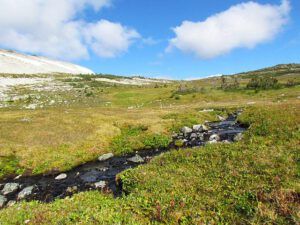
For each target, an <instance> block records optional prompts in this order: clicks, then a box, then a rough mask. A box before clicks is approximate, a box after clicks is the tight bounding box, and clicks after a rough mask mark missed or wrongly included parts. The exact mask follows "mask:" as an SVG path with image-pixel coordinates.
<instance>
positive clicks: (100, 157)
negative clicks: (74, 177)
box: [98, 153, 114, 162]
mask: <svg viewBox="0 0 300 225" xmlns="http://www.w3.org/2000/svg"><path fill="white" fill-rule="evenodd" d="M112 157H114V154H113V153H107V154H104V155H101V156H99V158H98V160H99V161H100V162H102V161H106V160H108V159H110V158H112Z"/></svg>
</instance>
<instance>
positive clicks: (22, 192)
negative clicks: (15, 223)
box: [18, 186, 35, 200]
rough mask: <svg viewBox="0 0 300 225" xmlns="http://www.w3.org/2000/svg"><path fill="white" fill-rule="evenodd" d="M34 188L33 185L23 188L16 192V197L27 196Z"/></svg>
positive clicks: (22, 197)
mask: <svg viewBox="0 0 300 225" xmlns="http://www.w3.org/2000/svg"><path fill="white" fill-rule="evenodd" d="M34 188H35V186H29V187H26V188H24V189H23V190H22V191H21V192H20V193H19V194H18V199H19V200H21V199H24V198H26V197H28V196H29V195H31V194H32V192H33V189H34Z"/></svg>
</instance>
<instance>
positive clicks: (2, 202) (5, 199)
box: [0, 195, 7, 209]
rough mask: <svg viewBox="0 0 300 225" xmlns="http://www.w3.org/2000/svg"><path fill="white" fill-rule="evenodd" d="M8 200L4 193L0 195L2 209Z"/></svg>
mask: <svg viewBox="0 0 300 225" xmlns="http://www.w3.org/2000/svg"><path fill="white" fill-rule="evenodd" d="M6 202H7V198H6V197H4V196H3V195H0V209H1V208H3V207H4V206H5V203H6Z"/></svg>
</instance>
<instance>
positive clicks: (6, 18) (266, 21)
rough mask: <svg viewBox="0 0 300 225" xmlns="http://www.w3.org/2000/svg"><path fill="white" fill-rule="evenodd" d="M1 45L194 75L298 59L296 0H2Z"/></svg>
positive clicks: (119, 68)
mask: <svg viewBox="0 0 300 225" xmlns="http://www.w3.org/2000/svg"><path fill="white" fill-rule="evenodd" d="M0 6H1V7H0V48H4V49H12V50H17V51H20V52H24V53H29V54H35V55H42V56H47V57H50V58H53V59H59V60H64V61H70V62H73V63H76V64H79V65H82V66H85V67H88V68H90V69H92V70H93V71H95V72H96V73H109V74H117V75H129V76H130V75H142V76H147V77H155V78H168V79H196V78H201V77H207V76H210V75H216V74H234V73H237V72H244V71H248V70H254V69H259V68H263V67H267V66H273V65H276V64H281V63H300V54H299V53H300V1H299V0H253V1H247V0H223V1H220V0H0Z"/></svg>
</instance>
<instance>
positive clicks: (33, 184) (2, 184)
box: [0, 112, 246, 208]
mask: <svg viewBox="0 0 300 225" xmlns="http://www.w3.org/2000/svg"><path fill="white" fill-rule="evenodd" d="M239 113H240V112H237V113H234V114H231V115H229V116H228V118H227V119H224V121H218V122H208V123H206V124H205V125H203V126H202V125H196V126H194V127H193V128H194V129H192V128H187V127H186V128H185V129H183V130H182V131H181V132H180V133H178V134H176V135H174V136H173V141H172V143H171V144H170V146H169V147H167V148H164V149H152V150H142V151H139V152H138V153H136V154H128V155H124V156H113V155H110V156H109V157H107V158H105V159H104V160H102V161H99V160H98V161H93V162H88V163H86V164H84V165H81V166H78V167H76V168H73V169H72V170H70V171H67V172H65V173H62V174H55V175H54V174H53V175H38V176H28V177H22V176H20V177H17V178H14V179H11V178H10V179H6V180H0V190H1V192H0V208H2V207H5V206H11V205H13V204H15V203H16V202H17V201H21V200H26V201H32V200H38V201H41V202H51V201H54V200H55V199H58V198H65V197H67V196H72V195H73V194H75V193H78V192H83V191H89V190H99V191H102V192H107V193H113V194H114V196H115V197H118V196H121V195H122V183H121V182H120V181H116V175H117V174H119V173H121V172H122V171H124V170H127V169H129V168H134V167H137V166H139V165H141V164H145V163H148V162H149V161H150V160H151V159H152V158H153V157H155V156H157V155H160V154H162V153H163V152H168V151H171V150H172V149H176V148H177V149H179V147H178V146H176V144H175V142H178V141H180V142H181V143H182V146H180V149H184V148H187V147H199V146H204V145H206V144H207V143H215V142H233V141H238V140H240V139H241V137H242V133H243V132H244V131H245V130H246V127H245V126H243V125H242V124H240V123H239V122H237V116H238V114H239ZM201 126H202V127H201ZM206 127H207V128H206ZM196 128H197V129H196ZM195 129H196V130H195ZM199 150H201V149H199Z"/></svg>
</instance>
